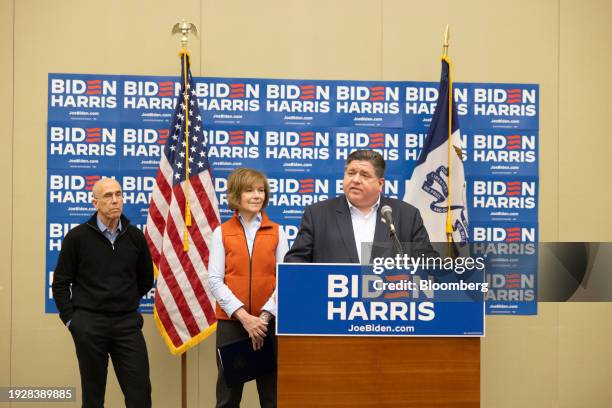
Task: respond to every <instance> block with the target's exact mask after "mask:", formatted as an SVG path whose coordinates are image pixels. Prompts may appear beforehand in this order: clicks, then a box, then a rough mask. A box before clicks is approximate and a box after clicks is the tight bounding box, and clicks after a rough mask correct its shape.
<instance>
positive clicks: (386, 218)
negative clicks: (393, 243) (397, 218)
mask: <svg viewBox="0 0 612 408" xmlns="http://www.w3.org/2000/svg"><path fill="white" fill-rule="evenodd" d="M380 215H382V220H383V222H384V223H385V224H387V225H388V226H389V230H390V231H391V234H393V235H395V225H393V210H392V209H391V207H390V206H388V205H383V207H382V208H381V209H380Z"/></svg>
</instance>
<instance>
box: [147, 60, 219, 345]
mask: <svg viewBox="0 0 612 408" xmlns="http://www.w3.org/2000/svg"><path fill="white" fill-rule="evenodd" d="M181 57H182V58H181V60H182V69H181V76H182V77H181V84H182V86H181V92H180V94H179V95H178V97H177V101H176V107H175V109H174V116H173V119H172V127H171V128H170V132H169V134H170V135H171V136H170V137H169V138H168V139H167V140H168V141H167V142H166V144H165V146H164V151H163V154H162V157H161V161H160V164H159V169H158V171H157V177H156V184H155V187H154V188H153V193H152V196H151V202H150V205H149V215H148V218H147V226H146V229H145V236H146V238H147V242H148V244H149V249H150V250H151V255H152V258H153V263H154V264H155V267H156V273H157V289H156V295H155V321H156V323H157V326H158V328H159V330H160V332H161V334H162V337H163V338H164V340H165V341H166V344H167V345H168V348H169V349H170V352H171V353H172V354H182V353H184V352H185V351H187V350H188V349H189V348H191V347H193V346H195V345H196V344H198V343H199V342H200V341H201V340H203V339H205V338H206V337H208V335H209V334H211V333H212V332H214V330H215V328H216V324H215V323H216V318H215V311H214V307H213V305H214V298H213V296H212V293H211V292H210V288H209V287H208V269H207V268H208V253H209V251H208V248H209V245H210V239H211V235H212V232H213V231H214V229H215V228H216V227H217V226H218V225H219V224H220V221H219V220H220V217H219V209H218V204H217V198H216V196H215V192H214V187H213V180H212V175H211V172H210V164H209V162H208V147H207V140H206V138H205V137H204V134H203V133H202V116H201V114H200V110H199V108H198V101H197V98H196V92H195V87H194V85H193V79H192V77H191V69H190V67H189V56H188V55H187V54H186V53H183V54H181ZM185 73H186V76H187V81H185ZM185 83H186V85H185ZM187 172H188V173H189V179H188V181H187V177H186V174H187ZM186 197H188V199H186ZM186 201H187V202H188V206H187V207H188V208H187V209H186ZM189 218H191V220H190V221H191V226H187V227H186V224H188V222H187V221H186V220H189Z"/></svg>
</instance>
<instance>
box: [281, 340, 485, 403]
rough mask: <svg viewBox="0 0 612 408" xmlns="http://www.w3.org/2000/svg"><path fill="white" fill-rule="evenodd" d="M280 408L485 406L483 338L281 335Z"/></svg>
mask: <svg viewBox="0 0 612 408" xmlns="http://www.w3.org/2000/svg"><path fill="white" fill-rule="evenodd" d="M278 406H279V407H330V408H331V407H415V408H417V407H419V408H425V407H432V408H433V407H436V408H439V407H445V408H446V407H475V408H478V407H480V339H479V338H450V337H449V338H433V337H432V338H380V337H367V338H353V337H315V336H305V337H301V336H300V337H289V336H283V337H278Z"/></svg>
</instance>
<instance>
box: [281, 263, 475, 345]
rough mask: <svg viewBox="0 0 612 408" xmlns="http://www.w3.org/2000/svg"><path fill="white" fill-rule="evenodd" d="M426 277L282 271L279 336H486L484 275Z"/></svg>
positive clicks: (298, 268) (341, 269) (353, 267)
mask: <svg viewBox="0 0 612 408" xmlns="http://www.w3.org/2000/svg"><path fill="white" fill-rule="evenodd" d="M426 275H427V276H425V273H423V272H419V273H415V271H414V270H412V271H410V270H408V269H407V270H392V271H385V272H384V273H382V274H381V273H374V272H373V267H372V266H364V265H359V264H279V265H278V269H277V305H278V315H277V334H278V335H280V336H282V335H297V336H299V335H307V336H308V335H318V336H458V337H461V336H466V337H475V336H484V312H485V309H484V296H483V286H482V285H483V274H473V273H472V274H468V273H466V274H465V276H464V275H463V274H457V273H455V272H453V271H450V272H448V271H447V272H440V273H439V272H438V271H426ZM477 275H478V276H477ZM484 290H485V291H486V287H485V288H484Z"/></svg>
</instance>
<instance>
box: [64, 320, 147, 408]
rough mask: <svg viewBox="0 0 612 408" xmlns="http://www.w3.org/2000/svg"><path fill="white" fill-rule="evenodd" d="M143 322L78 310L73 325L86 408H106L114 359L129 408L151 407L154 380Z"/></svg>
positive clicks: (114, 365) (72, 330)
mask: <svg viewBox="0 0 612 408" xmlns="http://www.w3.org/2000/svg"><path fill="white" fill-rule="evenodd" d="M142 323H143V319H142V316H141V315H140V313H138V312H136V311H134V312H130V313H125V314H103V313H92V312H89V311H85V310H82V309H79V310H77V311H76V312H75V313H74V316H73V317H72V320H71V322H70V326H69V330H70V332H71V333H72V338H73V340H74V345H75V348H76V354H77V358H78V360H79V371H80V372H81V387H82V390H83V408H98V407H104V394H105V391H106V377H107V372H108V357H109V356H110V358H111V360H112V362H113V367H114V369H115V373H116V374H117V380H119V385H120V386H121V391H123V395H124V397H125V406H126V407H127V408H149V407H151V381H150V379H149V359H148V355H147V345H146V344H145V340H144V336H143V335H142V330H141V329H142Z"/></svg>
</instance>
